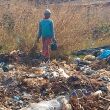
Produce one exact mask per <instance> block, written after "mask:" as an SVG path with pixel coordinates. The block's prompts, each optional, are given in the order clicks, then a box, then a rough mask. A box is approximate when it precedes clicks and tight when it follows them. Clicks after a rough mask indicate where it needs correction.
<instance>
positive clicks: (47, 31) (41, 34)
mask: <svg viewBox="0 0 110 110" xmlns="http://www.w3.org/2000/svg"><path fill="white" fill-rule="evenodd" d="M50 16H51V11H50V10H49V9H46V10H45V12H44V18H43V19H42V20H40V22H39V29H38V38H37V42H39V39H40V38H42V44H43V48H42V55H43V57H44V59H45V61H48V60H49V59H50V50H49V46H50V44H51V42H52V41H53V42H55V41H56V40H55V32H54V23H53V21H52V19H50Z"/></svg>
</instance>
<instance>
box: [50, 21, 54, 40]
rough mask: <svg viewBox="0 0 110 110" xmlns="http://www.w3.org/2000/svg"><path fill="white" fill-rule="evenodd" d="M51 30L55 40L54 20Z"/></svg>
mask: <svg viewBox="0 0 110 110" xmlns="http://www.w3.org/2000/svg"><path fill="white" fill-rule="evenodd" d="M51 31H52V40H53V41H55V29H54V23H53V21H52V22H51Z"/></svg>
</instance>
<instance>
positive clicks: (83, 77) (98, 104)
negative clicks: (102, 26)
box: [0, 50, 110, 110]
mask: <svg viewBox="0 0 110 110" xmlns="http://www.w3.org/2000/svg"><path fill="white" fill-rule="evenodd" d="M16 52H17V53H16ZM103 52H105V51H102V50H101V54H100V55H99V56H97V57H96V56H94V55H92V54H91V55H89V54H88V55H85V56H84V58H74V59H73V61H71V63H69V62H66V61H64V60H52V61H51V62H50V63H44V62H42V61H41V60H40V61H39V57H40V55H38V56H39V57H36V58H33V59H32V58H30V59H29V60H28V61H29V62H31V65H28V62H25V61H26V60H25V58H29V56H27V55H26V54H24V53H23V52H22V53H21V52H19V51H14V52H11V54H10V53H9V54H8V55H6V54H2V55H1V56H0V109H1V110H109V109H110V104H109V103H110V95H109V93H110V65H109V62H108V57H109V55H107V59H105V57H104V59H99V57H100V56H102V55H104V56H105V54H103ZM18 53H20V54H18ZM10 56H11V57H10ZM100 58H102V57H100ZM10 59H11V60H10ZM24 60H25V61H24ZM24 62H25V63H24ZM33 63H34V64H33Z"/></svg>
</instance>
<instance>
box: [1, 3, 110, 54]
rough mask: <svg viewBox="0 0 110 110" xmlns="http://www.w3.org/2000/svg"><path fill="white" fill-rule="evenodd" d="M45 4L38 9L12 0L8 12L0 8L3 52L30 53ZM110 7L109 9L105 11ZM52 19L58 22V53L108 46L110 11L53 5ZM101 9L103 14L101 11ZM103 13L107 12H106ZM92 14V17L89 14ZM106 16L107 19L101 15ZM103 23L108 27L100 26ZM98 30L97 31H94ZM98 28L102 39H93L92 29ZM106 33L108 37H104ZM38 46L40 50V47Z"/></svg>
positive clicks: (98, 7) (4, 8)
mask: <svg viewBox="0 0 110 110" xmlns="http://www.w3.org/2000/svg"><path fill="white" fill-rule="evenodd" d="M45 8H46V7H45V6H44V5H40V6H39V7H35V6H34V5H30V4H28V3H26V2H16V3H13V2H11V1H10V7H9V8H8V11H7V10H6V6H2V5H0V9H1V15H0V26H1V23H2V26H1V27H0V39H1V40H0V45H1V46H2V49H1V50H0V51H4V50H5V51H10V50H13V49H22V50H24V51H29V50H30V49H31V48H32V46H33V43H34V41H35V39H36V37H37V30H38V22H39V20H40V19H41V18H43V12H44V10H45ZM106 8H107V10H106ZM50 9H51V10H52V19H53V20H54V21H55V29H56V38H57V40H58V44H59V47H62V48H60V49H59V50H58V51H59V53H62V52H64V53H68V51H73V50H80V49H84V48H89V47H90V46H91V45H90V42H91V41H92V40H93V42H94V45H93V47H97V46H101V45H105V44H109V42H110V39H109V34H107V33H108V32H109V31H108V26H109V25H110V24H109V21H108V20H106V19H105V18H109V17H110V14H107V15H106V14H105V11H106V12H107V13H108V12H109V11H110V9H109V8H108V7H104V6H102V5H101V6H99V5H98V6H95V5H94V6H89V11H88V8H87V6H75V5H73V4H66V3H65V4H59V5H54V4H53V5H50ZM100 9H102V11H99V10H100ZM103 10H104V13H103ZM88 13H89V14H88ZM103 14H104V15H105V16H106V17H105V16H104V17H103V16H102V15H103ZM101 24H107V25H106V26H104V27H100V25H101ZM95 27H97V28H95ZM94 29H98V30H101V31H99V33H100V34H99V35H100V37H99V38H98V39H95V40H94V39H92V38H93V33H92V32H93V30H94ZM103 33H104V34H106V36H107V37H101V36H103ZM38 45H39V46H38V47H41V46H40V44H38Z"/></svg>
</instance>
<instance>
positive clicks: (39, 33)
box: [38, 22, 42, 39]
mask: <svg viewBox="0 0 110 110" xmlns="http://www.w3.org/2000/svg"><path fill="white" fill-rule="evenodd" d="M41 35H42V27H41V22H39V30H38V39H40V38H41Z"/></svg>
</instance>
